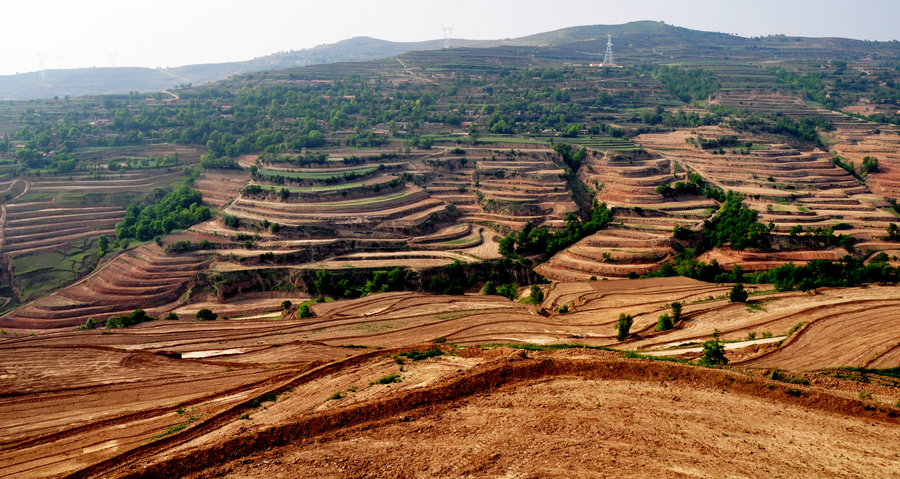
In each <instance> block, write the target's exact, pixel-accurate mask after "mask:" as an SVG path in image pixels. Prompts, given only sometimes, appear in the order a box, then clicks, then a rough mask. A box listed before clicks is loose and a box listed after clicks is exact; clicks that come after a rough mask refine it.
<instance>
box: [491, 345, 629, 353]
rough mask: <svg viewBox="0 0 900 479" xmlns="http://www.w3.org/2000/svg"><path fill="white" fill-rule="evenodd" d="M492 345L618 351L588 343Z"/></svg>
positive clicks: (546, 349) (556, 349)
mask: <svg viewBox="0 0 900 479" xmlns="http://www.w3.org/2000/svg"><path fill="white" fill-rule="evenodd" d="M486 346H492V347H503V346H506V347H509V348H514V349H524V350H527V351H558V350H560V349H578V348H581V349H599V350H602V351H613V352H618V350H617V349H613V348H608V347H605V346H589V345H586V344H495V345H486Z"/></svg>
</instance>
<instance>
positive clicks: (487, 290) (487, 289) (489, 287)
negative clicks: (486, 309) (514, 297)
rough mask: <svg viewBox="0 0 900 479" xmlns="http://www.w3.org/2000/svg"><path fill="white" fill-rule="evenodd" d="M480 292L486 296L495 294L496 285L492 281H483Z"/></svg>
mask: <svg viewBox="0 0 900 479" xmlns="http://www.w3.org/2000/svg"><path fill="white" fill-rule="evenodd" d="M481 294H484V295H486V296H496V294H497V285H496V284H495V283H494V282H493V281H488V282H486V283H484V289H482V290H481Z"/></svg>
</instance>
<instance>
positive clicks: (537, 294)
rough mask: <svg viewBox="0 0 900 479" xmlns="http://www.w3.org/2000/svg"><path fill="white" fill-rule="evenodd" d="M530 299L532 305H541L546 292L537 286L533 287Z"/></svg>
mask: <svg viewBox="0 0 900 479" xmlns="http://www.w3.org/2000/svg"><path fill="white" fill-rule="evenodd" d="M529 298H530V299H531V302H532V303H534V304H541V302H542V301H544V292H543V291H541V287H540V286H538V285H536V284H533V285H531V295H530V296H529Z"/></svg>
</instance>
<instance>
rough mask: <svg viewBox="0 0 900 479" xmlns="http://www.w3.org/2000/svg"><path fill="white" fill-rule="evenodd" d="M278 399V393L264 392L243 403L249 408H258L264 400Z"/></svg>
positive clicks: (273, 400) (272, 400)
mask: <svg viewBox="0 0 900 479" xmlns="http://www.w3.org/2000/svg"><path fill="white" fill-rule="evenodd" d="M276 400H278V395H277V394H275V393H266V394H263V395H262V396H259V397H255V398H253V399H251V400H249V401H247V402H245V403H244V407H248V408H251V409H255V408H258V407H259V406H260V405H261V404H262V403H264V402H275V401H276Z"/></svg>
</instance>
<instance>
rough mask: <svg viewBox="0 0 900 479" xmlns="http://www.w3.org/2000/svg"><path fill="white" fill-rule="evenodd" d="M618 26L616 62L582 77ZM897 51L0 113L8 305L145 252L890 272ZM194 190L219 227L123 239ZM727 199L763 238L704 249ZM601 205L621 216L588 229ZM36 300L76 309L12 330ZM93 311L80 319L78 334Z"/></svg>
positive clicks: (523, 67)
mask: <svg viewBox="0 0 900 479" xmlns="http://www.w3.org/2000/svg"><path fill="white" fill-rule="evenodd" d="M607 33H609V34H612V35H613V36H614V37H615V38H616V41H615V44H616V51H617V59H619V62H620V64H621V66H620V67H618V68H615V67H596V66H591V65H592V63H596V62H597V61H598V59H599V57H598V56H599V55H600V54H601V52H602V51H603V50H604V48H605V42H604V40H605V35H606V34H607ZM811 58H818V60H815V61H813V60H811ZM898 62H900V48H898V47H897V46H896V45H894V44H892V43H877V42H858V41H852V40H842V39H807V38H790V37H778V36H776V37H766V38H758V39H747V38H740V37H735V36H730V35H722V34H714V33H706V32H696V31H691V30H687V29H682V28H677V27H671V26H667V25H664V24H659V23H653V22H636V23H632V24H627V25H621V26H609V27H603V26H596V27H578V28H573V29H565V30H560V31H558V32H554V33H553V34H544V35H539V36H535V37H526V38H525V39H518V40H510V41H507V42H505V43H504V44H503V45H498V46H493V47H490V48H453V49H449V50H440V51H420V52H408V53H403V54H401V55H399V56H397V57H394V58H388V59H383V60H374V61H369V62H359V63H334V64H328V65H316V66H308V67H302V68H293V69H288V70H277V71H271V72H261V73H252V74H246V75H243V76H237V77H232V78H230V79H228V80H224V81H221V82H218V83H214V84H210V85H207V86H202V87H189V88H183V89H180V90H171V91H170V92H168V93H166V94H151V95H142V94H139V93H131V94H129V95H126V96H121V95H120V96H103V97H81V98H73V99H64V100H55V101H49V100H46V101H34V102H18V103H11V104H9V105H4V106H3V107H2V108H0V110H3V111H2V114H0V120H2V131H4V132H7V133H6V136H4V142H3V143H2V145H0V146H2V150H0V155H2V156H3V157H4V158H5V159H4V160H2V162H3V163H2V165H0V168H2V169H0V175H2V176H0V187H2V188H3V189H4V191H5V193H4V196H3V199H4V202H3V205H2V218H0V221H2V234H0V238H2V239H0V241H2V243H0V255H2V258H3V261H2V265H3V271H2V277H3V278H4V279H5V280H4V288H3V289H2V290H0V295H3V296H4V297H5V298H4V304H5V306H4V309H6V310H10V309H11V308H14V307H16V306H18V305H23V304H25V303H27V302H28V301H32V300H35V299H39V298H40V297H41V296H42V295H45V294H47V293H50V292H52V291H53V290H55V289H58V288H60V287H62V286H65V285H66V284H67V283H68V282H72V281H74V280H79V279H81V278H82V277H83V276H85V275H87V274H89V273H90V272H91V271H92V270H93V269H95V268H99V269H100V270H101V271H104V273H103V275H104V277H107V276H115V275H114V274H111V271H118V269H116V268H117V267H116V265H117V264H118V263H119V262H121V261H122V260H121V259H120V258H119V255H121V254H125V252H126V251H127V250H128V249H130V248H133V247H135V246H137V245H138V244H140V243H142V242H144V241H147V240H155V242H156V243H157V248H158V251H157V253H155V254H163V255H167V256H171V257H172V258H173V260H175V259H176V258H178V257H179V256H181V255H185V254H189V255H192V256H193V255H199V257H203V258H207V261H208V263H209V266H208V268H209V269H208V270H207V271H208V272H209V273H214V272H227V273H228V274H229V278H230V279H229V280H228V281H237V282H239V283H241V282H246V281H250V280H249V279H240V278H243V277H245V276H246V278H252V277H253V275H254V274H259V271H262V270H266V269H272V268H279V269H280V268H287V269H288V270H296V271H311V270H318V269H326V270H337V271H341V270H344V271H346V270H347V269H348V268H362V269H363V270H366V269H367V268H368V269H369V270H371V269H373V268H392V267H402V268H407V269H410V270H411V271H419V270H423V269H425V270H429V269H431V270H433V269H434V268H439V267H445V266H447V265H450V264H452V263H454V262H459V263H463V264H472V265H475V264H481V263H482V262H483V261H495V260H499V259H500V258H502V257H507V261H508V260H510V259H512V261H514V262H516V264H517V265H519V267H524V268H525V269H526V270H527V269H528V268H529V266H528V265H529V264H531V265H532V266H533V265H535V263H542V262H544V261H547V262H546V263H543V264H540V265H539V266H538V267H537V270H536V271H538V272H539V273H540V274H542V275H544V277H546V278H548V279H552V280H572V279H582V280H583V279H589V278H591V277H595V278H624V277H626V276H629V275H631V276H634V275H643V274H651V273H654V272H656V271H658V270H659V269H660V268H662V267H663V266H664V265H666V264H667V263H669V264H672V263H675V262H676V261H680V259H679V258H682V259H683V258H684V257H685V256H684V253H685V251H684V250H685V248H688V249H690V250H691V251H692V252H693V253H692V254H695V255H699V254H701V253H702V254H704V255H705V256H703V257H702V259H704V260H706V261H709V260H711V259H716V261H718V262H719V264H720V265H724V266H727V267H729V268H730V267H731V265H733V264H740V265H742V266H744V269H746V270H765V269H770V268H773V267H777V266H779V265H781V264H785V263H787V262H793V263H795V264H798V265H802V264H805V262H806V261H809V260H811V259H831V260H835V259H839V258H841V257H843V256H845V255H847V254H850V255H852V256H855V257H858V258H862V259H865V258H867V257H873V255H874V254H876V253H878V252H879V251H887V252H888V253H889V255H888V260H890V259H891V258H892V256H893V253H892V252H893V251H894V250H896V249H897V248H895V244H894V243H893V242H892V241H891V239H892V238H893V237H891V236H890V235H889V233H888V228H889V227H890V225H891V223H893V222H894V219H895V218H896V211H894V208H893V204H894V203H893V202H894V201H895V200H896V194H895V193H896V192H895V188H894V187H893V183H892V181H893V180H892V179H891V178H892V176H891V175H892V171H893V170H892V168H893V166H892V165H893V162H895V161H896V158H895V156H896V155H895V154H894V152H893V148H892V145H895V143H896V142H894V140H892V138H894V137H896V136H897V132H898V129H897V126H896V125H895V124H894V123H897V122H898V118H897V117H896V116H894V115H893V113H892V110H891V107H890V105H896V103H897V101H898V95H900V94H898V90H897V89H896V88H895V86H894V85H895V84H894V79H895V78H896V76H897V74H898V72H897V67H898V64H900V63H898ZM848 85H852V88H850V87H849V86H848ZM894 110H896V108H895V109H894ZM176 153H177V155H176ZM200 155H202V160H201V159H200V158H198V157H199V156H200ZM864 158H870V159H869V160H865V161H866V163H865V165H866V166H864ZM873 159H875V160H874V161H875V163H874V166H873V163H872V162H873ZM185 182H186V183H187V184H189V185H192V187H193V188H195V189H196V190H197V191H199V192H200V193H202V195H203V200H202V201H203V204H205V205H207V206H208V207H211V208H212V214H210V219H209V220H205V219H203V218H200V217H201V216H203V215H195V216H196V217H197V218H200V221H201V222H200V223H199V224H195V225H194V226H190V224H188V223H189V222H188V223H184V222H181V223H179V222H178V221H174V220H173V219H170V220H165V221H164V219H163V218H162V217H159V218H157V219H156V220H153V218H152V217H148V219H147V220H142V221H146V223H141V224H136V225H135V226H134V227H127V225H125V226H124V227H118V228H117V227H116V226H115V225H116V224H117V223H119V222H120V221H126V222H128V221H132V220H127V219H125V220H123V218H126V208H130V207H129V204H130V203H132V202H137V204H138V205H147V204H152V203H153V202H154V201H161V199H162V196H163V195H165V194H166V193H167V192H168V191H171V189H172V188H174V187H175V186H176V185H178V184H179V183H185ZM727 191H734V192H735V193H738V194H739V195H740V196H741V197H742V198H743V203H744V205H745V206H746V207H749V208H751V209H753V210H755V211H757V212H758V216H757V218H756V220H757V221H758V222H760V223H762V224H764V225H769V226H770V228H769V232H768V233H767V234H768V235H769V239H768V240H767V241H766V243H765V244H762V243H760V244H757V245H753V246H750V247H747V246H743V247H739V248H735V247H734V245H733V244H728V243H727V242H726V244H716V245H703V246H702V247H701V249H702V250H700V251H697V250H696V248H693V247H692V246H691V241H692V240H690V237H691V234H692V233H691V232H693V234H698V233H699V232H701V230H703V228H704V225H705V224H706V223H708V222H709V221H710V220H713V222H715V221H714V220H715V218H716V214H717V210H718V208H719V205H720V204H721V202H722V201H723V195H724V193H725V192H727ZM594 201H596V202H599V203H603V204H605V206H606V207H607V208H609V209H610V211H611V213H612V221H611V222H609V223H608V224H604V225H602V227H601V228H600V230H599V231H596V232H592V233H590V234H584V233H583V232H580V230H578V228H575V229H572V228H573V227H572V226H571V225H572V223H571V221H573V220H574V221H576V222H577V221H578V218H579V217H580V218H586V217H587V215H589V212H590V210H591V204H592V202H594ZM187 206H188V205H187V204H185V205H182V207H184V208H187ZM139 209H140V208H139ZM139 209H138V210H139ZM138 210H134V214H135V215H137V212H138ZM148 211H149V210H148ZM154 211H155V210H154ZM204 214H205V213H204ZM170 217H171V215H170ZM138 220H139V218H138V217H137V216H135V218H134V221H138ZM153 221H157V222H158V223H153ZM184 221H187V220H184ZM176 223H178V224H177V225H176ZM139 226H140V229H138V227H139ZM523 228H537V229H538V230H542V231H544V232H548V233H549V234H558V235H560V238H562V237H563V236H564V237H565V238H566V239H565V240H559V241H562V243H558V242H557V243H554V245H555V246H553V250H552V251H551V250H550V249H547V250H546V251H543V250H541V248H543V247H544V243H545V240H544V239H541V238H538V237H535V238H538V239H534V238H532V239H531V240H528V241H530V242H531V243H530V246H528V247H525V246H522V245H517V246H514V247H513V250H515V251H513V252H511V251H509V249H508V248H502V247H501V246H502V245H501V244H500V243H501V242H500V239H501V238H503V237H505V236H508V235H510V234H511V233H512V234H515V233H516V232H518V231H521V230H523ZM179 230H181V231H182V232H181V233H177V234H174V235H168V236H167V233H172V232H173V231H179ZM679 230H680V231H681V236H680V237H679V238H676V236H677V233H678V231H679ZM559 232H564V233H559ZM151 233H152V234H151ZM541 234H544V233H541ZM840 235H845V238H843V241H839V240H841V237H840ZM101 236H104V237H106V239H104V240H103V243H104V244H103V245H102V246H103V247H102V248H101V245H100V241H99V240H98V238H100V237H101ZM523 239H524V238H523ZM579 240H580V241H579ZM535 241H536V242H535ZM554 241H557V240H554ZM556 245H558V246H556ZM710 247H711V248H710ZM548 255H549V256H548ZM551 256H552V257H551ZM515 258H523V259H524V261H525V262H520V261H519V260H518V259H515ZM548 260H549V261H548ZM177 262H178V261H177V260H176V261H175V263H177ZM107 270H109V271H107ZM298 274H299V273H298ZM213 276H215V275H213ZM426 276H428V275H427V274H426ZM211 278H212V277H210V276H206V275H201V276H198V277H195V278H193V279H191V280H190V281H197V282H198V283H197V284H204V283H205V282H209V281H213V282H215V280H213V279H211ZM219 279H220V280H221V278H219ZM110 281H113V282H115V281H114V280H112V279H111V280H110ZM185 281H188V280H187V279H186V280H185ZM89 284H92V283H91V282H90V281H87V282H85V281H81V283H79V286H78V287H80V288H83V287H85V286H86V285H89ZM480 284H481V282H480V281H475V282H474V283H472V284H466V285H465V287H464V288H463V289H466V290H477V288H478V287H479V285H480ZM309 286H310V285H308V284H305V282H304V281H299V282H298V281H294V282H293V284H292V287H296V288H299V289H301V290H304V291H309V290H310V287H309ZM150 289H152V288H150ZM180 289H182V290H185V291H187V289H188V282H185V283H183V284H182V286H181V287H180ZM226 289H229V288H226ZM244 289H245V288H240V290H244ZM263 289H265V287H263ZM192 291H193V290H192ZM347 292H350V290H348V291H347ZM59 294H64V292H60V293H59ZM222 294H223V293H222V292H221V291H219V295H220V296H221V295H222ZM45 301H50V302H53V303H54V308H61V309H57V312H56V313H54V315H53V316H54V317H56V318H65V317H66V316H65V314H64V312H63V310H64V309H65V308H63V307H61V306H59V305H58V304H56V301H55V300H51V299H50V298H48V299H46V300H38V301H37V302H35V303H31V304H27V305H25V306H23V307H22V309H21V310H18V311H14V312H12V313H10V314H9V315H8V316H7V319H8V320H13V319H14V318H23V319H24V318H33V317H40V314H37V313H36V312H35V314H32V312H33V311H32V310H35V309H37V310H40V309H41V308H44V307H45V306H43V305H42V304H43V303H42V302H45ZM148 301H149V299H148ZM181 301H186V302H188V303H189V302H191V301H192V300H191V298H190V294H188V297H185V298H182V299H181ZM151 302H153V301H151ZM129 304H130V303H129ZM163 304H168V303H163ZM172 304H173V305H174V303H172ZM145 306H147V307H151V306H153V307H158V306H160V304H157V303H155V302H154V304H152V305H151V304H149V303H148V304H146V305H145ZM92 311H93V310H92ZM113 312H118V310H114V309H110V311H109V313H110V314H111V313H113ZM82 313H83V311H80V310H79V308H78V307H76V306H75V305H73V310H72V315H71V317H70V318H69V319H70V320H71V323H70V324H71V325H75V324H78V322H81V321H83V320H84V319H85V318H84V314H82ZM96 313H97V314H96V315H97V316H102V315H103V312H102V311H101V310H96ZM94 319H101V318H94ZM29 321H30V320H29ZM29 324H32V323H29ZM53 324H62V323H61V322H59V321H56V322H54V323H53ZM48 325H49V323H48Z"/></svg>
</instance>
